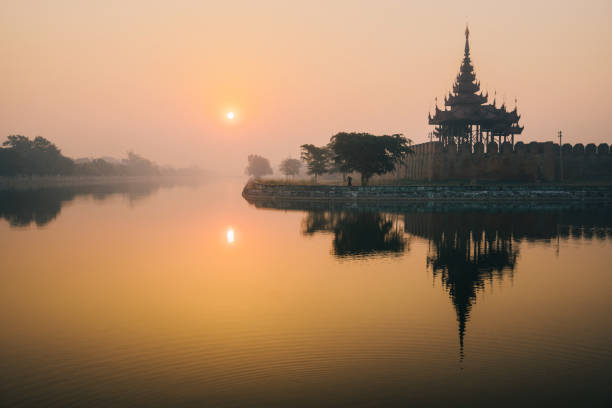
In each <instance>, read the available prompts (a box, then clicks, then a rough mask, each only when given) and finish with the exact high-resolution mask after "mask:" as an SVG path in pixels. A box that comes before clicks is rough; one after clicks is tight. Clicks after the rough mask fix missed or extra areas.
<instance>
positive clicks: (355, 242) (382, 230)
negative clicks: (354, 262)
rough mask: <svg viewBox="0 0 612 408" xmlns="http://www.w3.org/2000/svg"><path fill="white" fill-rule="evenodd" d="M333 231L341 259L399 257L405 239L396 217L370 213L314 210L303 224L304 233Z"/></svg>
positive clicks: (334, 249) (337, 252)
mask: <svg viewBox="0 0 612 408" xmlns="http://www.w3.org/2000/svg"><path fill="white" fill-rule="evenodd" d="M325 231H328V232H333V234H334V240H333V252H334V255H336V256H338V257H344V256H358V255H373V254H379V255H390V254H400V253H402V252H403V251H404V249H405V247H406V238H405V237H404V233H403V232H402V231H401V230H400V229H399V226H398V223H397V216H395V215H391V214H384V213H378V212H369V211H351V210H345V211H311V212H309V213H308V214H307V215H306V217H305V218H304V220H303V221H302V232H303V233H304V234H306V235H311V234H313V233H315V232H325Z"/></svg>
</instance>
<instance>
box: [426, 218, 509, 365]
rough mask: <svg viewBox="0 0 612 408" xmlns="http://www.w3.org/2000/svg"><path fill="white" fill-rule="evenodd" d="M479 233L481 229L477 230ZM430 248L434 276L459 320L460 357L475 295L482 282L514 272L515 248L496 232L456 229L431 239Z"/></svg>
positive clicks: (429, 264)
mask: <svg viewBox="0 0 612 408" xmlns="http://www.w3.org/2000/svg"><path fill="white" fill-rule="evenodd" d="M479 232H480V231H479ZM432 242H433V249H431V250H430V254H429V255H428V256H427V265H428V266H431V268H432V270H433V275H434V277H439V278H440V280H441V281H442V284H443V285H444V288H445V289H446V290H447V291H448V294H449V295H450V297H451V300H452V302H453V306H454V307H455V311H456V313H457V322H458V323H459V347H460V350H461V351H460V352H461V356H462V357H463V338H464V337H465V328H466V323H467V321H468V319H469V317H470V311H471V309H472V305H473V304H474V303H476V294H477V292H479V291H482V290H483V289H484V286H485V282H486V281H487V280H488V281H489V282H492V281H493V280H495V279H501V278H502V277H503V274H504V273H505V272H509V273H510V275H512V274H513V272H514V265H515V263H516V257H517V252H518V251H517V250H514V249H513V248H512V238H511V237H503V236H500V234H499V233H496V232H495V231H486V230H485V231H483V232H482V234H477V235H471V234H470V232H469V231H468V232H465V231H463V232H462V231H455V232H447V233H442V234H440V235H438V236H435V237H434V238H433V239H432Z"/></svg>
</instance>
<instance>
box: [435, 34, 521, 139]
mask: <svg viewBox="0 0 612 408" xmlns="http://www.w3.org/2000/svg"><path fill="white" fill-rule="evenodd" d="M469 36H470V31H469V29H467V28H466V29H465V55H464V57H463V63H462V64H461V68H460V70H459V75H457V81H456V82H455V84H454V85H453V93H450V92H449V94H448V96H445V97H444V110H440V109H439V108H438V105H437V103H436V110H435V113H434V115H433V117H432V116H431V114H430V115H429V124H430V125H435V126H436V129H435V131H434V134H435V135H436V136H437V137H438V139H439V140H440V142H442V144H443V145H444V146H446V145H448V144H449V143H456V144H464V143H469V144H473V143H489V142H494V141H495V137H498V139H499V143H500V144H501V143H502V141H503V142H506V141H509V142H511V143H513V144H514V135H518V134H521V132H522V131H523V128H522V127H521V126H519V124H518V121H519V119H520V115H519V114H518V113H517V109H516V106H515V108H514V110H512V111H507V110H506V106H505V104H502V106H501V107H500V108H497V107H496V103H495V100H493V103H492V104H490V105H485V104H486V103H487V101H488V94H486V95H483V93H482V92H480V93H477V92H478V91H480V82H477V81H476V74H475V73H474V67H473V66H472V61H471V60H470V43H469ZM447 108H448V109H447ZM508 139H509V140H508Z"/></svg>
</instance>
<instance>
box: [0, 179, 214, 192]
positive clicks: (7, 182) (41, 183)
mask: <svg viewBox="0 0 612 408" xmlns="http://www.w3.org/2000/svg"><path fill="white" fill-rule="evenodd" d="M202 180H203V178H202V177H199V176H178V175H177V176H15V177H4V176H3V177H0V190H29V189H41V188H64V187H90V186H104V185H124V184H176V183H177V182H179V183H184V184H192V183H199V182H201V181H202Z"/></svg>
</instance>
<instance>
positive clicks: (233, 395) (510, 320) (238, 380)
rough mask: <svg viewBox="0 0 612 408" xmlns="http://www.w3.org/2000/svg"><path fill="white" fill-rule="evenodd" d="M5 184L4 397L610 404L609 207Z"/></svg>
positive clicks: (0, 207) (221, 187) (34, 401)
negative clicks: (297, 198)
mask: <svg viewBox="0 0 612 408" xmlns="http://www.w3.org/2000/svg"><path fill="white" fill-rule="evenodd" d="M241 188H242V181H240V180H236V181H231V180H230V181H224V182H217V183H208V184H204V185H201V186H174V187H171V186H167V185H165V186H158V185H138V186H132V187H129V188H128V187H125V186H124V187H95V188H80V189H45V190H37V191H21V192H7V191H3V192H2V191H0V256H1V259H2V268H1V269H0V273H1V278H2V286H1V287H0V291H1V292H0V294H1V296H0V322H1V324H2V331H1V332H0V405H2V406H10V407H19V406H57V407H68V406H78V407H123V406H125V407H133V406H146V407H156V406H164V407H166V406H175V407H178V406H181V407H182V406H197V407H204V406H206V407H248V406H257V407H273V406H280V407H298V406H313V407H318V406H376V407H379V406H409V405H413V406H434V407H437V406H448V405H449V404H452V405H453V406H508V407H516V406H547V405H548V406H551V405H552V406H610V404H612V397H611V393H610V391H609V387H610V383H611V380H612V374H611V368H612V365H611V363H612V346H611V345H612V297H611V296H610V294H611V293H612V280H611V279H610V276H611V274H612V267H611V262H612V209H611V208H610V207H606V206H602V205H594V206H584V205H583V206H574V207H568V206H567V205H552V204H548V205H544V206H536V207H533V206H531V207H529V206H485V205H480V206H479V205H472V206H467V207H465V206H464V207H459V206H456V205H455V206H448V205H447V206H424V205H408V206H403V207H401V206H395V207H393V206H387V207H383V206H379V207H376V206H370V207H369V208H363V207H361V208H358V207H343V206H333V207H332V206H329V205H327V204H325V205H323V204H320V205H317V206H311V207H309V206H306V205H304V204H293V205H290V204H287V203H266V202H260V203H254V204H249V203H247V202H246V201H245V200H244V199H243V198H242V197H241V196H240V191H241Z"/></svg>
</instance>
